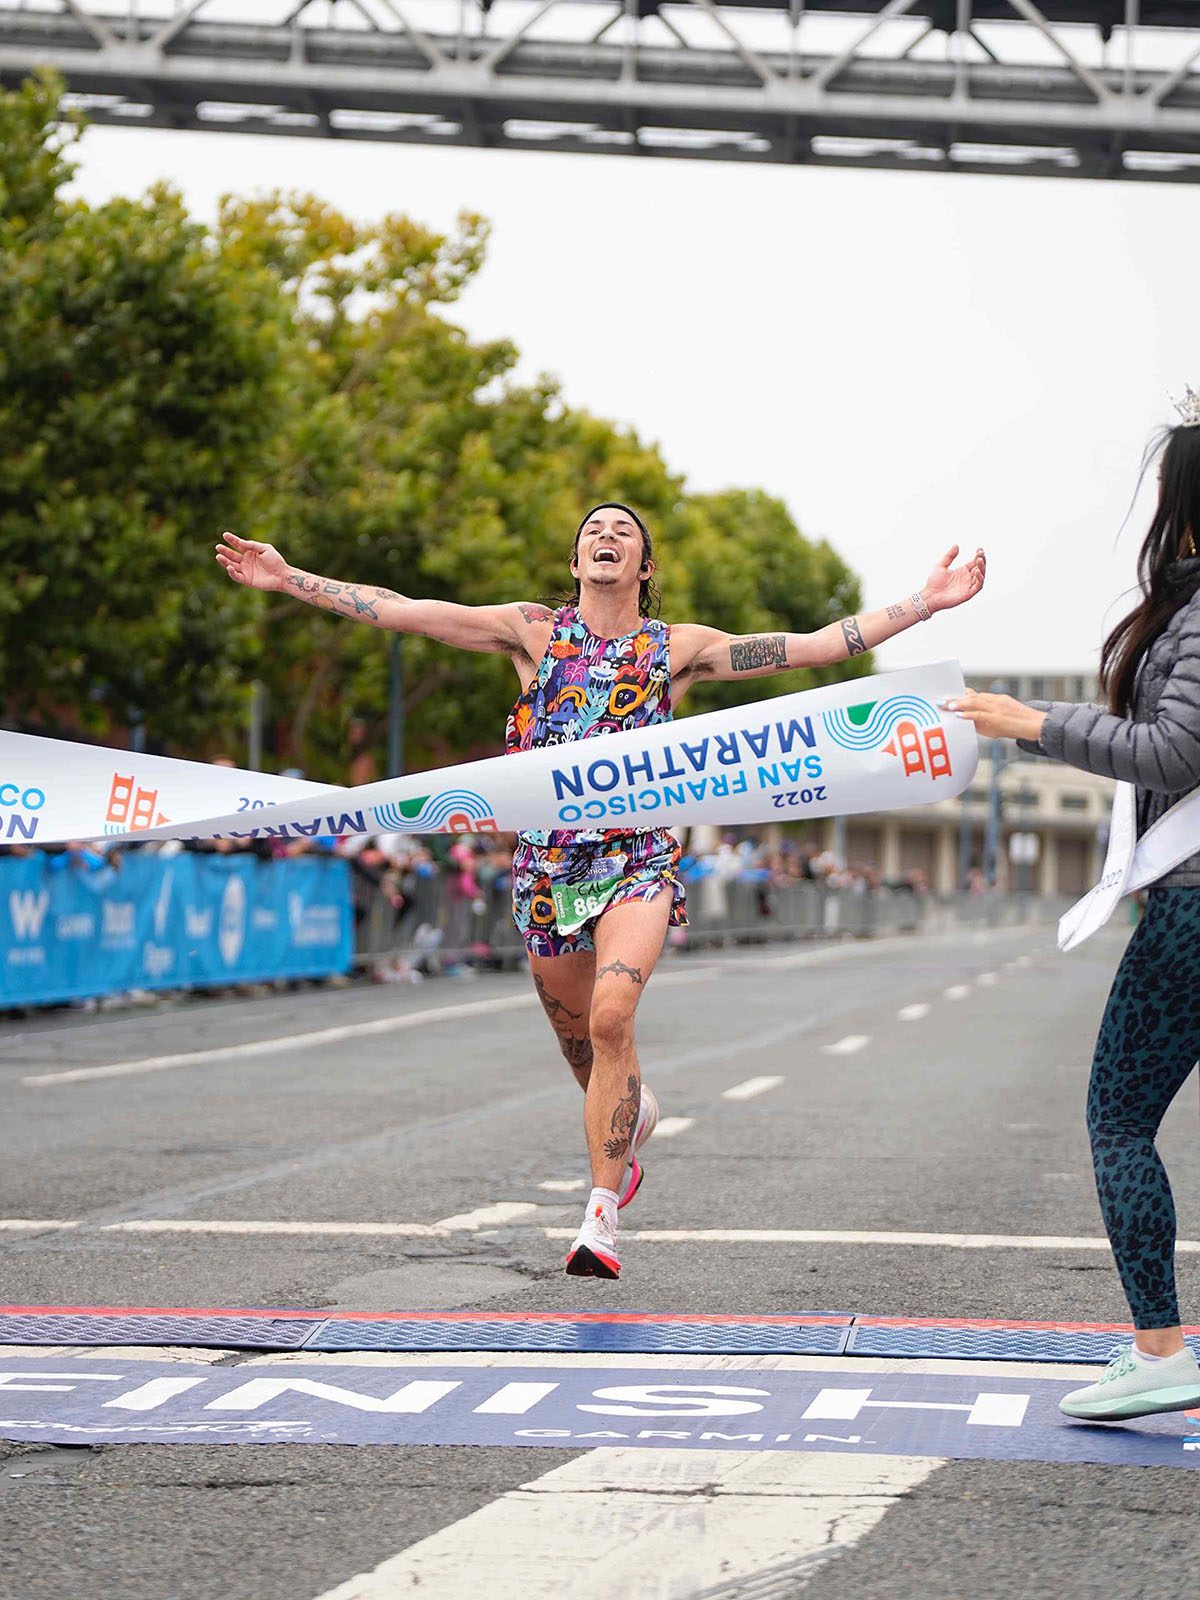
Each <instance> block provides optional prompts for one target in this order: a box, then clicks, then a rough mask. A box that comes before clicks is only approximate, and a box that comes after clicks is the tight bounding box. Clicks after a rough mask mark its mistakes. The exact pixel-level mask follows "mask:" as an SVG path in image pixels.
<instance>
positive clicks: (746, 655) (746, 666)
mask: <svg viewBox="0 0 1200 1600" xmlns="http://www.w3.org/2000/svg"><path fill="white" fill-rule="evenodd" d="M729 666H730V670H731V671H733V672H753V671H754V670H755V669H756V668H758V667H786V666H787V637H786V635H784V634H782V633H771V634H765V635H763V636H762V637H760V638H757V639H733V640H731V641H730V644H729Z"/></svg>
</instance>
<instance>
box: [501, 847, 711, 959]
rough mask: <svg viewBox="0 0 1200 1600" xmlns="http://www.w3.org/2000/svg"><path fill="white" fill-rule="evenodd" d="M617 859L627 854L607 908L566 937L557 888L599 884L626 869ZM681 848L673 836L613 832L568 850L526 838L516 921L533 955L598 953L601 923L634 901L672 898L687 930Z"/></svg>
mask: <svg viewBox="0 0 1200 1600" xmlns="http://www.w3.org/2000/svg"><path fill="white" fill-rule="evenodd" d="M614 856H618V857H619V856H624V858H625V865H624V873H623V876H622V878H621V882H620V883H619V884H618V886H617V888H616V889H615V890H614V891H613V893H612V894H611V896H610V897H609V898H608V899H607V901H606V903H605V905H604V907H603V909H602V910H601V911H599V912H598V913H597V915H596V916H594V917H592V918H590V919H589V920H588V921H587V922H585V923H584V924H583V926H582V927H581V928H578V929H577V930H576V931H575V932H574V933H560V932H559V928H558V917H557V914H556V912H555V908H554V901H553V899H552V898H551V891H552V890H553V888H554V886H555V885H556V884H583V883H597V882H600V881H602V880H603V879H606V878H610V877H612V876H613V874H614V872H616V871H621V867H620V863H619V862H617V863H614V862H613V857H614ZM679 857H680V847H679V843H678V841H677V840H676V839H675V838H673V837H672V835H671V834H669V833H666V832H663V831H661V830H656V831H654V832H649V833H618V834H613V835H611V836H610V837H609V838H607V839H605V840H604V841H603V842H601V843H585V844H574V845H565V846H551V845H537V844H530V843H528V842H527V841H525V840H521V842H520V843H519V844H518V846H517V850H516V854H515V855H514V856H513V868H512V885H513V893H512V898H513V921H514V922H515V923H516V925H517V927H518V929H519V930H520V933H521V937H522V938H523V939H524V941H525V948H526V949H527V950H528V951H529V953H530V955H533V956H563V955H571V954H574V952H575V951H578V950H594V949H595V948H596V945H595V941H594V939H593V938H592V933H593V930H594V928H595V926H596V923H597V921H598V920H599V918H600V917H602V916H603V915H604V912H605V911H608V910H610V909H611V908H612V907H613V906H619V905H625V904H627V903H628V902H629V901H631V900H656V899H657V898H658V896H659V895H660V894H669V895H670V896H671V919H670V926H671V927H673V928H683V927H686V926H687V896H686V894H685V892H684V887H683V884H682V883H681V882H680V880H679V877H678V876H677V872H676V869H677V868H678V865H679Z"/></svg>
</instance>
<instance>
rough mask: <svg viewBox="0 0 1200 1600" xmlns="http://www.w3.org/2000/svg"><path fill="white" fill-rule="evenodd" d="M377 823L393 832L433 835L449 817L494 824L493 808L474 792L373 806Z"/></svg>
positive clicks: (452, 792) (458, 791) (453, 791)
mask: <svg viewBox="0 0 1200 1600" xmlns="http://www.w3.org/2000/svg"><path fill="white" fill-rule="evenodd" d="M371 811H372V814H373V815H374V817H375V820H376V822H378V823H379V825H380V826H381V827H383V828H386V829H388V830H389V832H392V833H432V832H434V831H435V830H436V829H438V828H440V827H441V826H442V824H443V823H444V822H445V821H446V819H447V818H448V817H453V816H460V817H465V818H467V819H468V820H469V821H471V822H490V821H491V820H492V808H491V806H490V805H489V804H488V802H487V801H486V800H485V799H484V798H483V796H482V795H481V794H476V793H475V791H474V790H473V789H447V790H446V792H445V793H444V794H435V795H427V796H424V797H423V798H421V799H419V800H402V801H399V802H394V801H392V802H389V803H388V804H386V805H381V806H372V807H371Z"/></svg>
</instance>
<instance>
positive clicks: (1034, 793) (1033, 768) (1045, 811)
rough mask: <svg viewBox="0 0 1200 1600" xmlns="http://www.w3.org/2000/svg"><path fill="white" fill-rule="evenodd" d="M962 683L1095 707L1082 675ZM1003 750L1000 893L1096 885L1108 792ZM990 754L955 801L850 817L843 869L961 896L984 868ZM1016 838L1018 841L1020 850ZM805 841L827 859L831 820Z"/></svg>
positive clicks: (1063, 769) (1102, 785)
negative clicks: (918, 880) (967, 873)
mask: <svg viewBox="0 0 1200 1600" xmlns="http://www.w3.org/2000/svg"><path fill="white" fill-rule="evenodd" d="M967 682H968V684H969V685H970V686H971V688H973V689H983V690H987V689H992V688H993V687H998V686H1003V689H1004V692H1005V693H1008V694H1012V695H1015V696H1016V698H1017V699H1019V700H1072V701H1095V700H1096V699H1097V686H1096V680H1095V678H1094V677H1091V676H1088V675H1086V674H1082V673H1067V674H1062V673H970V674H968V676H967ZM999 750H1000V753H1001V759H1002V761H1003V762H1005V763H1006V764H1004V765H1003V766H1002V767H1001V769H1000V771H999V772H998V773H997V775H996V778H995V781H996V782H997V783H998V785H999V790H1000V794H1001V797H1002V808H1003V809H1002V813H1001V822H1000V835H999V850H998V852H997V883H998V886H999V887H1000V888H1001V889H1028V890H1030V891H1031V892H1033V893H1036V894H1046V895H1078V894H1083V893H1084V892H1085V890H1087V889H1090V888H1091V886H1092V884H1094V883H1095V882H1096V881H1097V879H1098V878H1099V877H1100V872H1101V867H1102V864H1103V860H1104V850H1105V845H1106V843H1107V830H1108V816H1109V809H1110V807H1111V805H1112V792H1113V785H1112V783H1111V782H1110V781H1109V780H1108V779H1107V778H1098V777H1095V776H1094V775H1093V774H1092V773H1088V772H1080V771H1079V770H1078V769H1077V768H1075V767H1068V766H1064V765H1063V764H1062V763H1061V762H1057V761H1047V760H1045V759H1043V758H1041V757H1038V756H1026V755H1024V754H1023V753H1022V752H1021V751H1018V750H1017V748H1016V746H1015V745H1014V744H1012V743H1011V742H1010V741H1007V740H1005V741H1004V742H1002V743H1001V744H1000V745H999ZM990 753H991V746H990V744H989V742H988V741H986V740H985V741H982V742H981V747H980V762H979V771H978V773H977V775H976V777H975V781H974V782H973V783H972V785H971V787H970V788H969V789H968V790H967V791H966V792H965V793H964V794H963V795H961V796H960V797H959V798H958V799H956V800H942V801H938V802H937V803H936V804H934V805H928V806H913V807H911V808H909V809H906V810H903V811H888V812H868V813H865V814H863V815H861V816H856V817H847V818H846V819H845V822H844V830H845V831H844V841H845V844H844V848H845V858H846V863H847V865H849V866H852V867H853V866H862V867H871V868H873V869H875V871H877V872H878V873H879V874H880V876H881V877H882V878H883V879H884V880H885V881H896V880H899V879H903V878H905V877H907V876H909V875H910V874H912V873H920V874H922V875H923V876H924V878H925V881H926V882H927V884H928V885H929V887H930V888H931V889H933V890H934V891H935V892H936V893H938V894H952V893H953V892H954V891H955V890H956V889H957V888H959V886H960V883H961V879H962V876H963V870H962V869H963V865H964V864H965V865H966V866H967V867H968V868H972V867H974V868H981V867H983V865H984V858H985V846H986V839H987V826H988V814H989V805H990V798H991V786H992V782H993V775H992V766H991V761H990ZM1014 757H1015V759H1013V758H1014ZM818 830H819V831H818ZM1014 834H1015V835H1019V836H1021V837H1020V838H1019V840H1018V842H1017V844H1016V845H1014V844H1013V843H1012V839H1013V835H1014ZM809 837H810V838H812V839H813V841H814V842H818V843H820V845H821V846H822V847H823V848H825V849H836V847H837V844H838V843H840V842H841V840H840V839H839V838H838V824H837V823H836V822H835V821H834V820H833V819H829V820H826V821H824V822H822V823H820V824H816V825H814V829H813V831H812V833H810V834H809ZM1031 857H1032V858H1033V859H1030V858H1031Z"/></svg>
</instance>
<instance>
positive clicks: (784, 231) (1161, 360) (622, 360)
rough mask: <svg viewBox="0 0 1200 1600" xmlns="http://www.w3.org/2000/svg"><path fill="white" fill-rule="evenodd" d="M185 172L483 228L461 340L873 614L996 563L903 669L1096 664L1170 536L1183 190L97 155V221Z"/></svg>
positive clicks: (124, 132) (201, 146) (147, 147)
mask: <svg viewBox="0 0 1200 1600" xmlns="http://www.w3.org/2000/svg"><path fill="white" fill-rule="evenodd" d="M162 178H167V179H170V180H171V181H173V182H174V183H175V184H176V185H178V186H179V187H180V188H181V189H182V191H183V193H184V195H185V197H186V199H187V201H188V203H189V205H190V206H191V208H192V209H193V211H195V212H196V213H198V214H199V215H201V216H206V217H207V216H210V215H211V214H212V212H213V209H214V207H215V204H216V200H217V198H218V196H219V195H220V194H221V193H222V192H224V191H225V190H227V189H230V188H236V189H237V190H239V191H241V192H256V191H261V190H264V189H269V188H273V187H285V188H297V187H303V188H309V189H312V190H315V191H316V192H317V193H319V194H321V195H323V196H324V197H326V198H327V199H328V200H330V201H332V202H333V203H335V204H337V205H338V206H340V207H341V208H343V209H344V210H346V211H348V212H350V213H352V214H354V215H356V216H360V217H370V216H373V215H376V214H377V213H379V212H380V211H383V210H400V211H406V212H408V213H410V214H411V215H412V216H413V217H414V218H416V219H418V220H420V221H422V222H425V223H428V224H431V225H433V226H437V227H448V226H450V225H451V223H452V220H453V217H454V215H455V213H456V212H457V211H458V210H459V209H460V208H464V207H465V208H468V209H474V210H479V211H481V212H483V213H484V214H485V215H487V216H488V217H489V218H490V219H491V220H492V222H493V224H494V229H495V232H494V238H493V244H492V249H491V255H490V259H489V261H488V263H487V265H486V267H485V268H484V271H483V273H482V274H481V276H480V278H479V279H478V280H477V282H476V283H475V284H474V285H473V286H472V288H471V289H470V290H469V291H468V292H467V294H466V295H465V296H464V298H463V300H462V301H461V303H460V304H459V306H458V307H457V308H455V312H454V315H456V316H457V318H458V320H459V321H461V322H462V324H463V325H464V326H465V327H466V328H467V329H468V330H469V331H470V332H471V333H472V334H473V335H475V336H478V337H487V338H492V337H498V336H506V337H509V338H512V339H513V340H514V341H515V342H516V344H517V345H518V346H519V348H520V349H521V351H522V352H523V363H522V368H521V371H522V373H523V375H525V376H527V377H532V376H534V375H535V374H537V373H539V372H550V373H553V374H554V375H555V376H556V377H557V378H558V379H559V380H560V381H561V383H562V385H563V389H564V391H565V394H566V397H567V399H568V400H569V401H570V402H572V403H573V404H577V405H581V406H586V407H588V408H589V409H591V410H593V411H595V412H597V413H600V414H601V415H604V416H608V417H610V418H613V419H614V420H617V421H620V422H625V423H631V424H633V425H634V426H635V427H636V428H637V429H638V430H639V432H640V433H641V434H642V435H643V437H644V438H646V439H647V440H651V441H655V442H657V443H658V444H659V445H660V446H661V447H662V450H663V453H664V455H665V457H666V460H667V462H668V464H669V465H670V466H671V467H672V468H673V469H675V470H678V471H683V472H685V473H686V474H687V477H688V480H689V483H690V486H691V487H692V488H694V489H720V488H724V487H727V486H729V485H753V486H761V487H763V488H765V489H767V490H768V491H769V492H771V493H772V494H776V495H779V496H780V497H781V498H782V499H784V500H785V501H786V502H787V504H788V506H789V508H790V510H791V512H792V514H793V516H794V517H795V519H796V521H797V523H798V524H799V526H800V527H801V529H802V530H803V531H804V532H805V533H806V534H809V535H811V536H823V537H825V538H828V539H829V540H830V541H831V542H832V543H833V544H834V545H835V546H836V547H837V549H838V550H839V551H840V552H841V554H842V555H843V556H844V557H845V558H846V560H847V561H849V562H850V563H851V565H852V566H853V567H854V568H855V569H856V570H857V571H858V572H859V573H860V574H861V575H862V577H863V579H864V583H865V594H866V603H867V605H868V606H882V605H886V604H887V603H888V602H889V601H892V600H894V599H897V598H899V597H902V596H904V595H906V594H907V593H908V592H909V591H911V590H912V589H914V588H916V587H917V586H918V585H920V584H921V583H922V582H923V581H924V579H925V576H926V573H927V572H928V570H929V568H930V566H931V565H932V563H933V562H934V560H936V558H937V557H938V556H939V555H940V554H941V553H942V552H943V550H945V548H946V547H947V546H948V545H949V544H951V543H955V542H957V543H960V544H962V545H963V546H964V548H969V549H973V548H974V547H975V546H976V545H977V544H982V545H983V546H984V547H985V549H986V550H987V552H988V557H989V561H990V577H989V581H988V587H987V589H986V590H985V592H984V594H983V595H982V596H981V597H980V598H979V599H977V600H976V601H974V602H973V603H972V604H971V605H969V606H968V607H966V608H964V609H963V610H960V611H958V612H955V613H953V614H951V615H949V616H945V617H939V618H936V619H935V620H934V622H933V623H932V624H930V625H929V626H928V627H924V628H918V629H916V630H913V631H912V632H910V633H908V634H906V635H903V636H902V637H901V638H900V639H898V640H896V641H895V642H894V643H892V644H890V645H889V646H887V647H886V649H885V651H884V652H882V654H881V660H882V663H883V664H884V665H885V666H893V667H899V666H907V665H910V664H913V663H916V662H919V661H923V660H933V659H941V658H942V657H947V656H958V657H959V658H960V659H961V660H962V662H963V664H964V666H965V667H966V668H967V670H968V671H972V670H975V671H978V670H993V669H995V670H1009V671H1015V670H1020V669H1031V670H1081V669H1088V668H1091V667H1094V665H1095V662H1096V658H1097V652H1098V646H1099V642H1100V639H1101V637H1102V632H1103V627H1104V619H1105V617H1106V615H1107V616H1108V620H1109V621H1110V622H1111V621H1112V620H1115V618H1116V616H1117V615H1119V614H1120V610H1121V607H1122V602H1121V600H1120V596H1121V594H1122V592H1123V591H1124V590H1125V589H1126V588H1127V587H1128V585H1129V584H1131V583H1132V582H1133V577H1134V562H1135V557H1136V552H1137V547H1138V544H1139V543H1140V540H1141V536H1142V532H1143V531H1144V527H1145V523H1146V520H1147V502H1146V500H1145V499H1143V501H1142V502H1141V503H1140V504H1139V507H1138V509H1137V510H1136V511H1135V513H1134V515H1133V517H1132V518H1131V519H1130V521H1129V523H1128V525H1127V526H1126V528H1125V531H1124V533H1123V534H1121V535H1120V538H1119V539H1118V534H1119V532H1120V527H1121V523H1122V519H1123V518H1124V516H1125V512H1126V510H1127V508H1128V503H1129V499H1130V496H1131V494H1132V491H1133V488H1134V484H1135V482H1136V478H1137V472H1138V465H1139V460H1140V457H1141V453H1142V450H1143V448H1144V446H1145V443H1146V441H1147V440H1148V438H1149V437H1150V435H1151V433H1152V431H1153V430H1154V428H1155V427H1156V426H1157V425H1159V424H1161V423H1163V422H1165V421H1167V420H1169V418H1170V416H1171V415H1172V413H1171V408H1170V405H1169V402H1168V399H1167V395H1168V392H1170V393H1173V394H1178V393H1180V392H1182V389H1183V386H1184V384H1185V383H1187V382H1191V383H1193V384H1194V385H1196V386H1197V387H1200V352H1198V350H1197V342H1196V338H1195V328H1196V298H1197V293H1196V265H1195V263H1196V242H1197V224H1196V194H1195V191H1194V189H1192V188H1191V187H1190V186H1188V185H1183V184H1179V185H1168V184H1162V185H1154V184H1135V183H1125V184H1114V183H1098V182H1081V181H1078V180H1069V179H1063V180H1058V179H1030V178H1012V177H967V176H958V177H953V176H939V175H935V174H931V173H911V174H910V173H890V172H869V171H861V172H846V171H841V170H832V169H829V168H819V167H772V166H748V165H734V164H726V163H721V162H715V161H710V162H682V161H672V162H666V161H662V160H656V159H652V158H646V157H641V158H639V159H636V160H634V159H630V158H627V157H614V156H591V155H589V156H574V155H559V154H549V153H546V154H538V153H528V154H526V153H517V152H499V151H473V150H463V149H439V148H434V147H420V146H412V145H389V144H378V145H375V144H367V143H360V142H353V143H349V142H348V143H345V144H338V143H335V142H327V141H320V140H311V139H291V138H278V137H263V136H253V135H244V134H217V133H211V134H205V133H172V132H164V131H160V130H157V129H117V128H93V129H91V130H90V131H89V132H88V134H87V135H86V137H85V139H84V142H83V146H82V166H81V171H80V179H79V186H80V189H81V191H82V193H83V194H84V195H86V196H87V198H89V199H91V200H100V199H102V198H105V197H107V196H108V195H111V194H115V193H139V192H141V191H142V190H143V189H145V188H146V187H147V186H148V185H149V184H150V183H152V182H153V181H155V180H157V179H162ZM1152 481H1153V477H1152V475H1151V483H1152ZM568 532H569V530H564V538H565V537H566V535H567V533H568ZM285 553H286V552H285ZM348 575H350V574H348ZM367 576H368V577H369V574H367ZM514 598H518V597H514ZM665 611H666V613H667V614H668V615H670V596H669V595H668V596H667V604H666V606H665ZM677 620H679V619H677ZM696 620H699V621H703V620H704V619H703V618H697V619H696Z"/></svg>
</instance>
